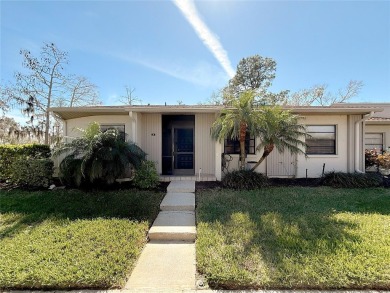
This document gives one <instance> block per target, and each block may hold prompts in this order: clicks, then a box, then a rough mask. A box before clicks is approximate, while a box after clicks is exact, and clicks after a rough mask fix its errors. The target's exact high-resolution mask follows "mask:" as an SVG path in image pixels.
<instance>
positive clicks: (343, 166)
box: [296, 115, 348, 178]
mask: <svg viewBox="0 0 390 293" xmlns="http://www.w3.org/2000/svg"><path fill="white" fill-rule="evenodd" d="M347 117H348V116H347V115H318V116H306V117H305V120H304V123H305V124H306V125H336V155H308V156H307V157H305V156H304V155H302V154H298V155H297V174H296V177H297V178H303V177H306V169H307V176H308V177H309V178H315V177H320V176H321V174H322V168H323V164H324V163H325V172H329V171H340V172H348V126H347Z"/></svg>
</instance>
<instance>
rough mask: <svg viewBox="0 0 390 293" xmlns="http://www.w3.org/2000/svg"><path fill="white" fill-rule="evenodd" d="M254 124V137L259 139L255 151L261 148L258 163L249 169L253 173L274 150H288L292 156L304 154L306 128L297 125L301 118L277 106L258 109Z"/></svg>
mask: <svg viewBox="0 0 390 293" xmlns="http://www.w3.org/2000/svg"><path fill="white" fill-rule="evenodd" d="M259 114H260V115H257V116H256V117H257V118H258V120H257V121H256V123H255V130H254V132H255V135H256V137H259V138H260V144H259V145H258V146H257V147H256V150H260V149H262V148H263V154H262V156H261V157H260V159H259V161H258V162H257V163H256V164H255V165H254V166H253V168H252V169H251V170H252V171H254V170H255V169H256V168H257V167H258V166H259V165H260V164H261V163H262V162H263V161H264V159H265V158H266V157H267V156H268V155H269V154H270V153H271V152H272V151H273V150H274V148H275V147H276V149H277V150H278V151H279V152H283V151H284V150H286V149H287V150H289V151H290V152H291V153H292V154H297V153H301V154H305V151H304V150H305V148H306V144H305V142H304V141H303V140H302V138H305V137H307V136H308V135H307V134H306V127H305V126H304V125H302V124H300V123H299V119H300V118H301V117H300V116H299V115H294V114H292V113H291V112H289V111H284V110H282V109H281V108H279V107H277V106H272V107H271V106H263V107H261V108H260V109H259Z"/></svg>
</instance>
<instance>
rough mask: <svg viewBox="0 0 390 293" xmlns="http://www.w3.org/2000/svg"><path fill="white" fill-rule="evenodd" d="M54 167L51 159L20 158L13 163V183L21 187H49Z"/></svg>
mask: <svg viewBox="0 0 390 293" xmlns="http://www.w3.org/2000/svg"><path fill="white" fill-rule="evenodd" d="M53 167H54V164H53V161H52V160H51V159H35V158H27V159H24V158H19V159H17V160H15V162H13V163H12V168H11V172H12V173H11V177H12V179H11V181H12V183H14V184H17V185H19V186H21V187H28V188H29V187H32V188H36V187H48V186H49V185H50V182H51V180H52V177H53Z"/></svg>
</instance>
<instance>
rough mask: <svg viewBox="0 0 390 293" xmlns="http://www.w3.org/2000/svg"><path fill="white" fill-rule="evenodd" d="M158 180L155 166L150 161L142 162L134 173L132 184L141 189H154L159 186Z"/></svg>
mask: <svg viewBox="0 0 390 293" xmlns="http://www.w3.org/2000/svg"><path fill="white" fill-rule="evenodd" d="M159 179H160V177H159V176H158V173H157V170H156V164H155V163H154V162H152V161H144V162H142V164H141V166H140V167H139V168H138V169H137V170H136V171H135V176H134V179H133V184H134V185H135V186H136V187H138V188H142V189H148V188H155V187H157V185H158V184H159Z"/></svg>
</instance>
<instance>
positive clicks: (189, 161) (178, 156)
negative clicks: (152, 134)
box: [162, 115, 195, 175]
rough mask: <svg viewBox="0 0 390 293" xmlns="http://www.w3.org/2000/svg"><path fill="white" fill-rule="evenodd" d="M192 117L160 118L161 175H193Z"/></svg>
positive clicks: (171, 116)
mask: <svg viewBox="0 0 390 293" xmlns="http://www.w3.org/2000/svg"><path fill="white" fill-rule="evenodd" d="M194 128H195V116H194V115H163V116H162V134H163V136H162V174H163V175H194V173H195V156H194V154H195V148H194V139H195V137H194Z"/></svg>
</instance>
